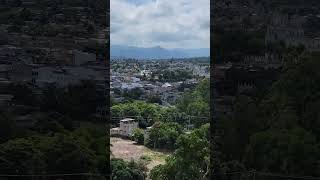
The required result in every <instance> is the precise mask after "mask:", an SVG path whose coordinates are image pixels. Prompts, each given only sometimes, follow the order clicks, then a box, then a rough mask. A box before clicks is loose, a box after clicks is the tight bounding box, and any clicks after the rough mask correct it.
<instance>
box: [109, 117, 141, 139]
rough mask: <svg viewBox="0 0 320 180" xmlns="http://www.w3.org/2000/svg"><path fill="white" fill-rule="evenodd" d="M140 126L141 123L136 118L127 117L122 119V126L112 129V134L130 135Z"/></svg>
mask: <svg viewBox="0 0 320 180" xmlns="http://www.w3.org/2000/svg"><path fill="white" fill-rule="evenodd" d="M138 127H139V123H138V121H137V120H135V119H131V118H125V119H123V120H120V127H117V128H112V129H110V135H120V136H126V137H130V136H132V133H133V131H134V130H135V129H136V128H138Z"/></svg>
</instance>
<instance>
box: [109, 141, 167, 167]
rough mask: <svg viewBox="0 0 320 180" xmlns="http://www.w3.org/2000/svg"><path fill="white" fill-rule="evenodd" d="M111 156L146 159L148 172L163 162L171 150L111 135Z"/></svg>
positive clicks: (128, 159) (126, 158)
mask: <svg viewBox="0 0 320 180" xmlns="http://www.w3.org/2000/svg"><path fill="white" fill-rule="evenodd" d="M110 142H111V153H112V154H111V158H121V159H124V160H126V161H130V160H134V161H139V160H141V159H143V160H146V161H147V162H148V163H147V168H148V172H149V171H150V170H151V169H152V168H154V167H155V166H157V165H159V164H164V163H165V159H166V157H167V156H169V155H170V154H171V152H164V151H158V150H153V149H150V148H147V147H145V146H143V145H138V144H136V143H135V142H134V141H131V140H126V139H121V138H116V137H111V138H110Z"/></svg>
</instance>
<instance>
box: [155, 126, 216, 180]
mask: <svg viewBox="0 0 320 180" xmlns="http://www.w3.org/2000/svg"><path fill="white" fill-rule="evenodd" d="M176 146H177V149H176V150H175V152H174V154H173V155H172V156H169V157H168V158H167V159H166V164H164V165H158V166H156V167H155V168H154V169H153V170H152V171H151V174H150V177H151V179H152V180H171V179H186V180H187V179H190V180H191V179H203V178H205V177H207V176H208V175H209V174H208V173H209V158H210V149H209V125H208V124H206V125H203V126H201V127H200V128H199V129H196V130H194V131H192V132H191V133H190V134H183V135H181V136H180V137H179V138H178V140H177V143H176Z"/></svg>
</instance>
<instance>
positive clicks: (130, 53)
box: [110, 45, 210, 59]
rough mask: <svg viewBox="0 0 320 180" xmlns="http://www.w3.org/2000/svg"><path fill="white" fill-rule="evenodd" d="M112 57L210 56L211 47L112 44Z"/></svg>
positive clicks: (164, 57)
mask: <svg viewBox="0 0 320 180" xmlns="http://www.w3.org/2000/svg"><path fill="white" fill-rule="evenodd" d="M110 52H111V57H114V58H135V59H170V58H192V57H209V56H210V49H209V48H199V49H182V48H181V49H165V48H162V47H160V46H156V47H150V48H144V47H135V46H122V45H111V48H110Z"/></svg>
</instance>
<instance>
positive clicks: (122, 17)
mask: <svg viewBox="0 0 320 180" xmlns="http://www.w3.org/2000/svg"><path fill="white" fill-rule="evenodd" d="M110 3H111V18H110V25H111V34H110V36H111V44H116V45H119V44H120V45H132V46H144V47H151V46H158V45H160V46H162V47H166V48H209V44H210V29H209V28H210V7H209V4H210V0H111V2H110Z"/></svg>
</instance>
